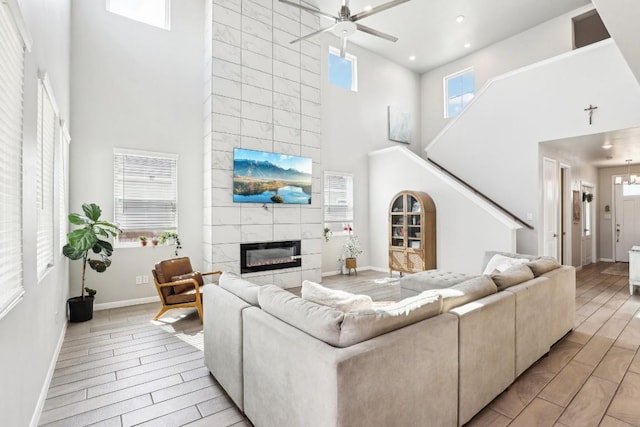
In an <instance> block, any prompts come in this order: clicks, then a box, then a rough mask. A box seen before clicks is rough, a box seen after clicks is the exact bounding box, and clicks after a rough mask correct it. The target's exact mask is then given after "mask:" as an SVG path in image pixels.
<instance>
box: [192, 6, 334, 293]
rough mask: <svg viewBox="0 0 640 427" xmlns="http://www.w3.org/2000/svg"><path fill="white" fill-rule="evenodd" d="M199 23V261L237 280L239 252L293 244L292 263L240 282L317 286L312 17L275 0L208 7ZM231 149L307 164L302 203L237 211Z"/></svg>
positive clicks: (316, 56) (316, 93)
mask: <svg viewBox="0 0 640 427" xmlns="http://www.w3.org/2000/svg"><path fill="white" fill-rule="evenodd" d="M206 7H207V13H206V21H205V25H206V26H205V37H206V51H205V61H206V64H207V65H206V67H205V68H206V73H205V78H206V85H205V96H204V113H205V114H204V129H205V137H204V156H203V157H204V184H205V185H204V187H205V189H204V202H203V206H204V221H205V222H204V224H205V225H204V230H203V231H204V260H205V267H207V268H211V269H215V270H225V271H232V272H235V273H240V244H241V243H251V242H268V241H287V240H300V241H301V256H302V265H301V266H300V267H293V268H287V269H283V270H276V272H273V271H262V272H257V273H247V274H244V276H245V277H248V278H251V280H252V281H254V282H258V283H274V284H276V285H278V286H281V287H285V288H286V287H296V286H300V284H301V283H302V280H304V279H309V280H314V281H320V279H321V270H320V268H321V250H322V230H323V225H322V206H321V185H322V183H321V176H322V167H321V164H320V162H321V151H320V149H321V134H320V132H321V123H320V69H321V67H320V58H321V56H322V52H321V48H320V42H319V40H318V39H317V38H315V37H312V38H310V39H308V40H304V41H302V42H301V43H295V44H290V43H289V42H290V41H291V40H293V39H295V38H298V37H300V35H301V34H307V33H310V32H312V31H316V30H317V29H319V25H320V22H319V19H318V17H316V16H313V15H312V14H310V13H308V12H305V11H302V10H300V9H298V8H295V7H292V6H288V5H286V4H284V3H281V2H279V1H278V0H212V1H211V2H209V3H208V4H207V6H206ZM236 147H241V148H246V149H252V150H259V151H269V152H274V153H283V154H290V155H296V156H303V157H310V158H312V160H313V184H312V185H313V187H312V203H311V204H310V205H303V206H300V205H265V206H263V205H260V204H253V203H250V204H237V203H233V200H232V191H233V189H232V187H233V149H234V148H236Z"/></svg>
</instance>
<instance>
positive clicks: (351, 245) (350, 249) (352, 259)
mask: <svg viewBox="0 0 640 427" xmlns="http://www.w3.org/2000/svg"><path fill="white" fill-rule="evenodd" d="M361 253H362V247H361V246H360V239H358V236H356V235H355V234H352V233H351V232H349V235H348V236H347V240H346V241H345V242H344V257H345V258H344V266H345V267H346V268H347V269H348V270H349V273H351V269H352V268H353V269H354V270H355V269H356V268H357V267H358V262H357V258H358V255H360V254H361Z"/></svg>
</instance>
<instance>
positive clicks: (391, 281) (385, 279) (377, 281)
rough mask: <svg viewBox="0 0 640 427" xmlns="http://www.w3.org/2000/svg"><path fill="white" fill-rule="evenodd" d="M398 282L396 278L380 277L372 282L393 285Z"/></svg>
mask: <svg viewBox="0 0 640 427" xmlns="http://www.w3.org/2000/svg"><path fill="white" fill-rule="evenodd" d="M398 280H400V279H398V278H397V277H382V278H380V279H376V280H374V282H375V283H378V284H380V283H393V282H397V281H398Z"/></svg>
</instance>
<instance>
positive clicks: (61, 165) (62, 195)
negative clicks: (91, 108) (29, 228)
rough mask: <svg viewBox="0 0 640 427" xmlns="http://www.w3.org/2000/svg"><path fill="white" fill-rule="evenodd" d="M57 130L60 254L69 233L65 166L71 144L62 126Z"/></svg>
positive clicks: (67, 161)
mask: <svg viewBox="0 0 640 427" xmlns="http://www.w3.org/2000/svg"><path fill="white" fill-rule="evenodd" d="M59 128H60V132H59V141H60V143H59V144H58V145H59V148H58V152H59V153H60V155H59V156H58V188H59V191H58V217H59V220H60V236H59V237H60V239H59V242H58V245H59V247H58V250H59V251H60V253H62V248H63V247H64V245H65V244H66V243H67V233H68V232H69V219H68V216H69V214H68V213H67V206H68V205H67V193H68V185H67V170H68V168H67V165H68V163H69V143H70V142H71V137H70V136H69V132H67V129H66V126H64V124H62V125H61V126H60V127H59Z"/></svg>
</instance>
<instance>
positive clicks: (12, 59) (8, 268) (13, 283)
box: [0, 2, 24, 317]
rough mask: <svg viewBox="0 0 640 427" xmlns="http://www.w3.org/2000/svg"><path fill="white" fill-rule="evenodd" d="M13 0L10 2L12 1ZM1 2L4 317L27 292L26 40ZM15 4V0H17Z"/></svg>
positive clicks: (0, 282) (0, 283) (0, 291)
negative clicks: (24, 186) (24, 183)
mask: <svg viewBox="0 0 640 427" xmlns="http://www.w3.org/2000/svg"><path fill="white" fill-rule="evenodd" d="M9 3H10V2H9ZM9 3H7V2H0V64H2V66H0V111H2V114H0V151H1V152H2V155H1V156H0V241H2V244H1V245H0V260H2V263H1V264H0V317H3V316H4V315H5V314H6V313H8V312H9V310H10V309H11V307H13V306H14V305H15V304H17V302H18V301H19V300H20V298H21V297H22V295H23V294H24V288H23V283H22V280H23V274H22V269H23V266H22V111H23V105H22V102H23V83H24V40H23V39H22V36H21V34H20V32H19V30H18V27H17V26H16V22H15V21H14V18H13V15H12V13H11V11H10V8H9V7H10V6H9ZM14 3H15V2H14Z"/></svg>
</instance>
